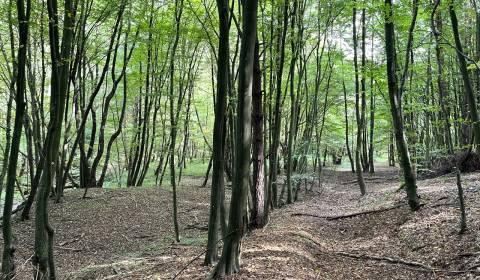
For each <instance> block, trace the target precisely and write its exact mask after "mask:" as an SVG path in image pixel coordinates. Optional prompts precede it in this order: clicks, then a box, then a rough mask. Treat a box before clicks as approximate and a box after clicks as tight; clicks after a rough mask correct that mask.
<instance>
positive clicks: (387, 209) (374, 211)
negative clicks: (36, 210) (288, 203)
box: [292, 203, 404, 221]
mask: <svg viewBox="0 0 480 280" xmlns="http://www.w3.org/2000/svg"><path fill="white" fill-rule="evenodd" d="M403 205H404V204H403V203H401V204H396V205H393V206H390V207H386V208H381V209H375V210H368V211H362V212H357V213H352V214H346V215H339V216H318V215H314V214H308V213H293V214H292V216H308V217H315V218H320V219H326V220H327V221H334V220H341V219H347V218H353V217H357V216H362V215H368V214H375V213H381V212H386V211H390V210H394V209H397V208H400V207H402V206H403Z"/></svg>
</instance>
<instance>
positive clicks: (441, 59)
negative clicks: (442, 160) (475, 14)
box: [431, 10, 453, 154]
mask: <svg viewBox="0 0 480 280" xmlns="http://www.w3.org/2000/svg"><path fill="white" fill-rule="evenodd" d="M435 12H436V14H435ZM431 24H432V30H433V35H434V37H435V57H436V59H437V85H438V100H439V103H440V108H441V117H442V118H443V120H442V121H443V126H444V133H445V142H446V145H447V152H448V153H449V154H453V141H452V134H451V130H450V112H449V109H448V107H447V106H448V104H447V100H446V98H447V96H448V92H447V90H448V89H447V85H446V83H445V74H444V71H443V70H444V67H443V66H444V63H445V56H444V53H443V47H442V42H441V40H442V39H441V36H442V31H443V23H442V14H441V12H440V11H439V10H434V11H433V13H432V18H431Z"/></svg>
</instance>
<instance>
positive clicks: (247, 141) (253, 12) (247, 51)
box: [211, 0, 258, 279]
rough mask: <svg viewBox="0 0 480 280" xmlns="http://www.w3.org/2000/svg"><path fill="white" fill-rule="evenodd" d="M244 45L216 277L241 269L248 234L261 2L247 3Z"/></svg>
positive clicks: (252, 1)
mask: <svg viewBox="0 0 480 280" xmlns="http://www.w3.org/2000/svg"><path fill="white" fill-rule="evenodd" d="M242 5H243V9H242V10H243V19H242V30H243V34H242V46H241V51H240V63H239V66H238V67H239V77H238V98H237V123H236V124H237V125H236V134H235V141H236V143H235V147H236V149H237V151H236V153H235V174H234V181H233V185H232V202H231V205H230V215H229V222H228V231H227V235H226V237H225V243H224V247H223V251H222V257H221V259H220V261H219V263H218V264H217V266H216V267H215V270H214V271H213V274H212V275H211V277H212V278H215V279H217V278H220V277H222V276H224V275H231V274H233V273H236V272H238V271H239V269H240V249H241V243H242V238H243V235H244V233H245V227H246V224H245V221H246V219H247V217H246V206H247V194H248V183H249V182H248V181H249V178H250V148H251V142H252V135H251V129H252V127H251V113H252V80H253V64H254V62H253V61H254V59H253V54H254V49H255V39H256V33H257V6H258V1H257V0H246V1H244V2H243V4H242Z"/></svg>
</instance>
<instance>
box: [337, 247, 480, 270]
mask: <svg viewBox="0 0 480 280" xmlns="http://www.w3.org/2000/svg"><path fill="white" fill-rule="evenodd" d="M332 253H333V254H335V255H339V256H343V257H349V258H353V259H358V260H369V261H380V262H387V263H392V264H400V265H404V266H407V267H411V268H415V269H416V270H422V271H425V272H441V273H447V274H465V273H475V274H478V273H479V271H477V270H475V269H468V270H445V269H438V268H435V267H431V266H429V265H426V264H423V263H419V262H415V261H407V260H403V259H399V258H390V257H379V256H370V255H361V254H352V253H347V252H332Z"/></svg>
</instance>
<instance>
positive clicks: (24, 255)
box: [14, 168, 480, 279]
mask: <svg viewBox="0 0 480 280" xmlns="http://www.w3.org/2000/svg"><path fill="white" fill-rule="evenodd" d="M365 178H366V183H367V190H368V194H367V195H366V196H364V197H361V196H360V192H359V190H358V187H357V185H356V183H355V176H354V175H353V174H352V173H351V172H348V171H333V170H327V171H325V176H324V180H323V181H324V182H325V184H324V186H322V187H318V186H316V187H314V188H313V191H312V192H310V193H308V194H306V195H305V192H304V190H303V189H302V191H301V198H300V199H301V200H302V201H300V202H298V203H296V204H294V205H292V206H285V207H282V208H281V209H278V210H276V211H274V212H273V214H272V217H271V221H270V223H269V224H268V226H267V227H266V228H264V229H260V230H256V231H253V232H251V233H249V234H248V235H247V237H246V238H245V240H244V244H243V254H242V262H243V265H242V270H241V273H240V274H238V275H236V276H235V277H234V278H232V279H474V278H475V277H476V276H477V277H478V275H480V270H479V268H480V236H479V234H478V232H480V231H479V229H480V208H479V207H478V203H475V201H479V199H480V173H470V174H465V175H464V176H463V178H462V179H463V183H464V188H465V196H466V206H467V218H468V227H469V229H468V231H467V233H465V234H463V235H458V234H457V232H458V217H459V210H458V209H457V201H456V185H455V178H454V177H453V176H450V175H445V176H442V177H438V178H435V179H429V180H423V181H419V182H418V185H419V194H420V196H421V203H422V204H423V207H422V208H421V209H420V210H419V211H418V212H416V213H413V212H411V211H410V210H409V208H408V206H407V205H406V204H405V198H404V196H405V193H404V192H403V191H400V192H398V191H397V189H398V188H399V185H400V184H399V181H398V171H397V170H396V169H393V168H379V169H378V171H377V173H376V174H375V175H366V177H365ZM201 181H202V180H201V179H200V178H197V179H193V178H189V179H185V180H184V181H183V182H182V188H181V189H180V193H179V207H180V208H179V219H180V220H179V222H180V224H181V242H180V243H174V242H173V241H174V239H173V230H172V217H171V213H170V212H171V211H170V210H169V209H170V204H171V193H170V192H169V191H166V190H162V189H155V188H129V189H112V190H101V189H96V190H93V189H92V190H91V192H90V198H89V199H84V200H82V199H80V197H81V191H80V190H72V191H68V192H66V197H65V200H66V201H67V202H68V203H62V204H57V205H52V210H51V220H52V224H53V226H54V228H55V229H56V233H57V235H56V242H55V243H56V248H55V258H56V262H57V268H58V274H59V276H60V279H172V278H173V277H175V276H177V279H204V278H205V277H206V276H207V275H208V273H209V271H210V269H211V268H208V267H203V266H202V261H203V252H204V248H205V244H206V239H207V237H206V234H207V228H206V226H207V221H208V203H207V202H208V201H209V188H199V187H198V186H199V185H201ZM370 210H379V211H377V212H373V213H367V214H360V213H361V212H364V211H370ZM348 214H354V215H353V217H349V218H347V217H343V216H344V215H348ZM27 223H28V226H27V227H25V226H23V227H21V226H19V222H16V223H15V227H14V231H15V233H16V236H17V238H18V240H17V246H18V249H17V255H16V256H17V259H16V263H17V269H18V273H19V275H18V277H17V279H29V278H31V277H29V276H30V275H29V274H30V273H31V271H32V269H31V262H30V261H29V258H30V257H31V255H32V254H33V244H32V243H31V240H33V224H32V222H31V221H30V222H27ZM25 228H27V229H28V231H25V230H23V231H21V230H20V229H25Z"/></svg>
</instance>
